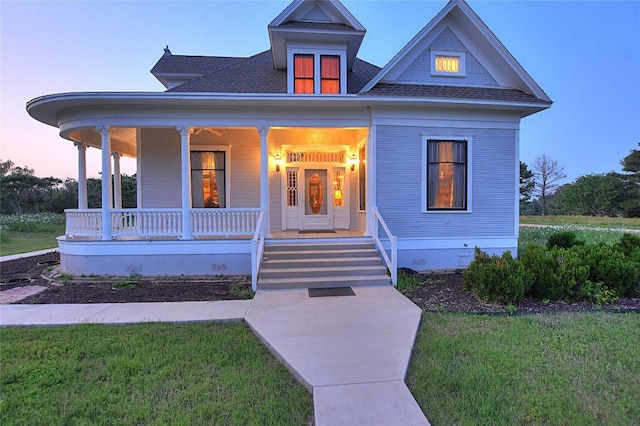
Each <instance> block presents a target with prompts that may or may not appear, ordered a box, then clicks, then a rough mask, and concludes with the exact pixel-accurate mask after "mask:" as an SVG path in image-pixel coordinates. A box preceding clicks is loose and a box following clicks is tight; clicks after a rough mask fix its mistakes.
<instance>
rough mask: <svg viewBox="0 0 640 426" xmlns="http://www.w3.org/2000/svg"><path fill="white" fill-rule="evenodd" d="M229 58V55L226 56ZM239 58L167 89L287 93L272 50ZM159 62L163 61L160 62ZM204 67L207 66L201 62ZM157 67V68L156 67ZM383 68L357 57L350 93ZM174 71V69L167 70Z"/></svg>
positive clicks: (350, 76)
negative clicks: (274, 65) (275, 67)
mask: <svg viewBox="0 0 640 426" xmlns="http://www.w3.org/2000/svg"><path fill="white" fill-rule="evenodd" d="M223 59H230V58H223ZM232 59H238V61H235V62H233V63H231V64H230V65H228V66H226V67H220V68H219V69H217V70H214V71H212V72H209V73H207V75H205V76H203V77H199V78H196V79H194V80H192V81H190V82H187V83H184V84H182V85H180V86H177V87H174V88H173V89H170V90H168V91H169V92H213V93H287V72H286V71H285V70H276V69H274V67H273V57H272V56H271V51H270V50H266V51H264V52H262V53H258V54H257V55H254V56H251V57H249V58H232ZM159 62H160V61H159ZM199 66H201V67H204V65H199ZM154 68H155V67H154ZM379 71H380V68H379V67H377V66H375V65H372V64H370V63H368V62H366V61H362V60H360V59H356V61H355V63H354V65H353V70H352V72H349V73H348V74H347V93H352V94H353V93H358V91H360V90H361V89H362V88H363V87H364V85H365V84H367V82H368V81H369V80H371V79H372V78H373V77H374V76H375V75H376V74H377V73H378V72H379ZM165 72H173V71H165Z"/></svg>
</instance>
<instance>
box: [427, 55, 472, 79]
mask: <svg viewBox="0 0 640 426" xmlns="http://www.w3.org/2000/svg"><path fill="white" fill-rule="evenodd" d="M431 75H436V76H448V77H464V76H465V54H464V52H447V51H436V50H432V51H431Z"/></svg>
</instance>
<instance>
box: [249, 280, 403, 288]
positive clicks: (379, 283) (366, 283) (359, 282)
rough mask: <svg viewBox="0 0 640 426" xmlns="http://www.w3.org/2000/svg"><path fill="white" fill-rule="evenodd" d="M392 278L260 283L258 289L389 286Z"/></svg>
mask: <svg viewBox="0 0 640 426" xmlns="http://www.w3.org/2000/svg"><path fill="white" fill-rule="evenodd" d="M390 282H391V281H390V279H389V278H386V279H378V280H372V279H367V280H353V281H352V280H344V281H341V282H336V281H322V280H317V281H313V282H305V283H304V284H303V285H295V284H291V283H281V282H280V283H258V290H283V289H292V288H331V287H371V286H388V285H390Z"/></svg>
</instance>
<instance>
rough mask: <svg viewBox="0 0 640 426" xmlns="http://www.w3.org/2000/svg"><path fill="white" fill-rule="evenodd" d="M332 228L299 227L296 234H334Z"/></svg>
mask: <svg viewBox="0 0 640 426" xmlns="http://www.w3.org/2000/svg"><path fill="white" fill-rule="evenodd" d="M335 233H336V231H334V230H333V229H301V230H299V231H298V234H335Z"/></svg>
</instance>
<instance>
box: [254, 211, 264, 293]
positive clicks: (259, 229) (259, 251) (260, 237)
mask: <svg viewBox="0 0 640 426" xmlns="http://www.w3.org/2000/svg"><path fill="white" fill-rule="evenodd" d="M264 235H265V222H264V211H263V210H261V211H260V214H259V215H258V221H257V223H256V229H255V231H254V233H253V238H252V239H251V289H252V290H253V291H254V292H255V291H256V290H257V289H258V274H259V273H260V264H261V263H262V256H263V255H264Z"/></svg>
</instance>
